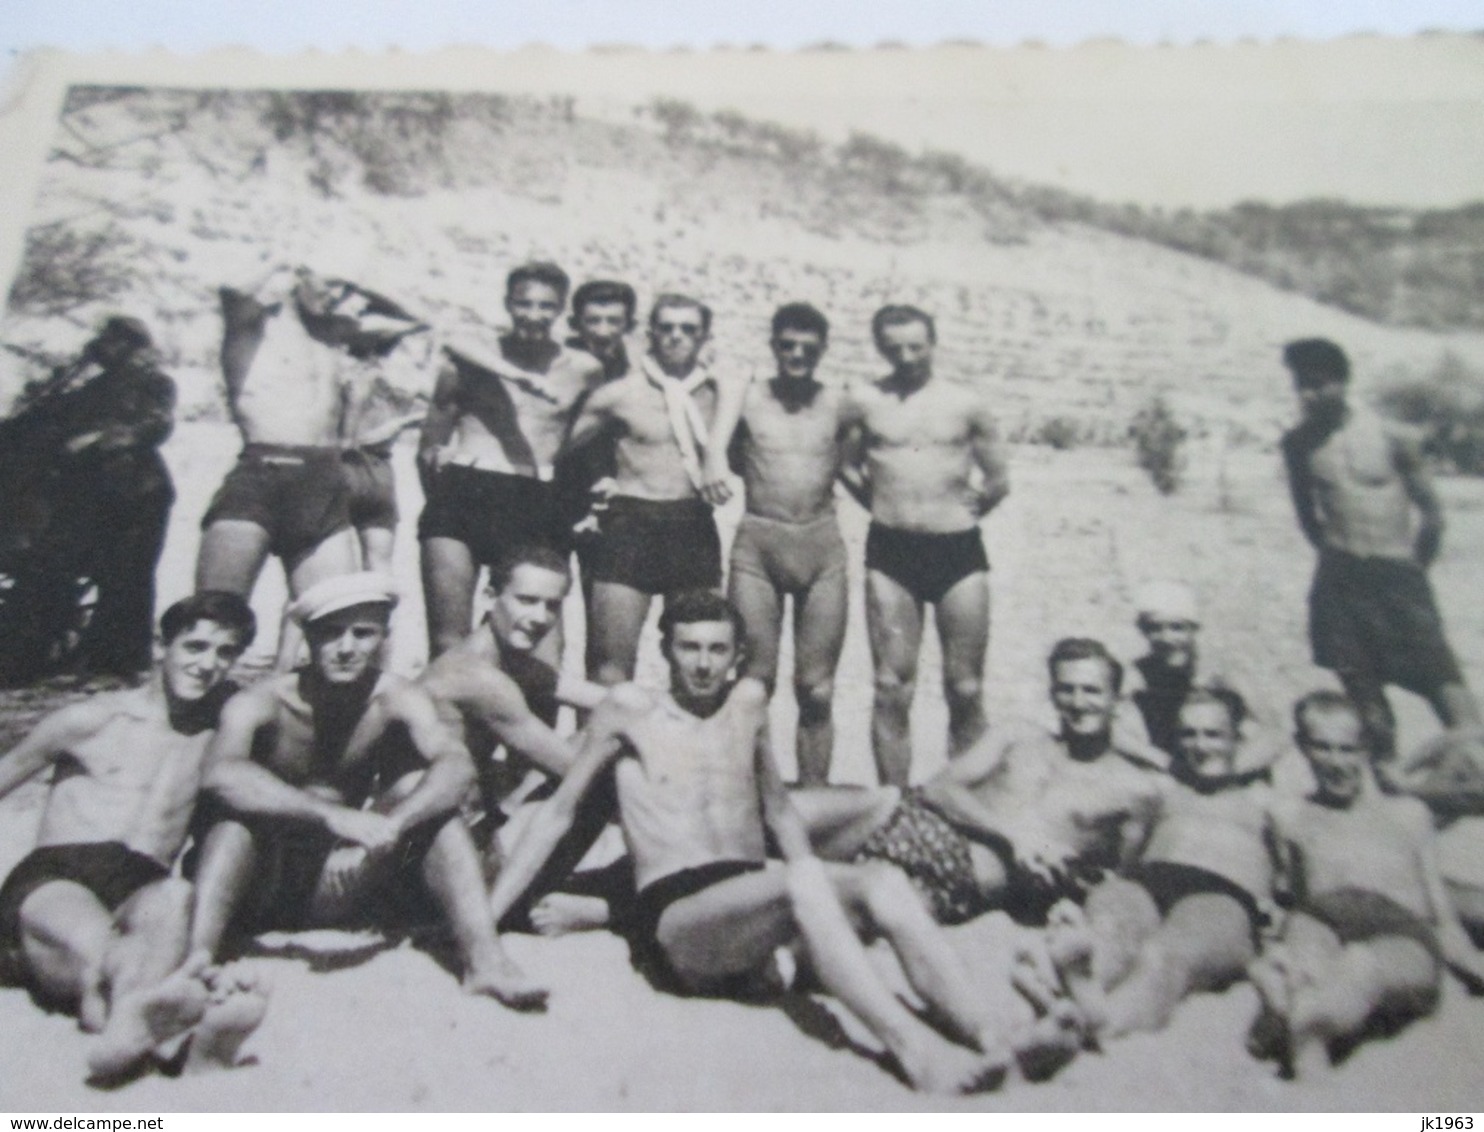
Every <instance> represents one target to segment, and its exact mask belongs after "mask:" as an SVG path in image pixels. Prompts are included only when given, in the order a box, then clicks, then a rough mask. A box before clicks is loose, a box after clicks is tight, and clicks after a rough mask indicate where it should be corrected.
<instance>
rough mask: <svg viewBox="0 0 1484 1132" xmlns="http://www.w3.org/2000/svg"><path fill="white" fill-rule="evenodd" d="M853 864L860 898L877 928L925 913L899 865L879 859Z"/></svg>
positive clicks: (896, 923)
mask: <svg viewBox="0 0 1484 1132" xmlns="http://www.w3.org/2000/svg"><path fill="white" fill-rule="evenodd" d="M856 868H857V870H858V877H859V885H860V888H859V891H860V895H861V899H862V901H863V903H864V904H865V910H866V912H867V914H868V915H869V916H870V918H871V922H872V923H873V924H875V926H876V927H877V928H879V929H880V930H882V931H890V930H892V929H893V928H896V927H899V926H902V925H903V924H907V923H911V922H914V921H918V920H921V919H922V917H923V915H924V914H925V913H924V908H923V904H922V898H921V897H919V896H918V895H917V890H916V889H915V888H913V887H912V882H911V881H910V880H908V879H907V874H906V873H904V872H902V870H901V869H899V868H897V867H896V866H895V865H888V864H886V863H885V862H881V861H871V862H867V863H865V864H862V865H857V866H856Z"/></svg>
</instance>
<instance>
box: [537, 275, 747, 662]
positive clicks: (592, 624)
mask: <svg viewBox="0 0 1484 1132" xmlns="http://www.w3.org/2000/svg"><path fill="white" fill-rule="evenodd" d="M710 333H711V308H709V307H707V306H706V305H705V304H703V303H700V302H698V301H696V300H695V299H692V298H689V297H687V296H685V295H673V294H665V295H660V296H659V297H658V298H657V299H656V300H655V302H654V307H653V309H652V310H651V311H650V315H649V350H648V352H647V353H646V354H645V355H644V357H643V358H642V359H641V360H640V362H639V366H638V369H637V371H636V372H634V373H630V374H629V375H628V376H627V377H621V378H619V379H618V380H617V381H611V382H609V383H607V384H606V385H602V386H600V387H599V388H598V389H596V390H594V391H593V393H592V395H591V396H589V397H588V399H587V401H586V403H585V404H584V405H583V407H582V410H581V412H580V413H579V414H578V416H577V420H576V422H575V423H574V424H573V426H572V433H571V435H570V437H569V438H568V440H567V444H566V446H565V449H564V454H568V453H574V452H576V451H578V450H579V449H581V448H582V446H583V445H585V444H588V443H591V442H593V441H598V440H601V439H602V438H604V437H611V438H613V441H614V446H615V453H616V457H617V475H616V476H615V482H614V489H613V495H612V496H611V497H610V498H609V500H608V504H607V507H606V508H605V509H604V511H603V512H602V516H601V518H600V520H599V522H600V532H599V537H598V541H597V544H596V545H595V547H594V549H593V553H592V557H591V560H590V562H591V567H592V569H591V575H592V583H593V588H592V602H591V604H590V605H589V607H588V620H587V632H588V638H589V642H590V645H589V649H588V655H589V657H590V658H591V659H592V660H593V662H594V663H593V665H592V667H590V668H589V670H588V675H589V676H590V677H591V678H592V679H594V680H596V681H597V682H598V683H600V684H604V685H613V684H621V683H624V682H625V681H627V680H631V679H632V678H633V675H634V664H635V660H636V659H637V656H638V651H639V636H640V633H641V632H642V630H643V628H644V620H645V618H646V617H648V615H649V607H650V605H651V604H652V603H653V600H654V598H656V597H663V598H666V599H667V600H668V598H669V597H670V596H672V595H674V594H677V593H681V592H683V591H686V590H690V589H697V588H710V589H715V588H718V587H720V585H721V538H720V536H719V535H718V534H717V531H716V521H715V519H713V518H712V515H711V508H710V506H709V505H708V504H707V503H706V501H705V499H703V498H702V495H701V491H702V488H703V487H704V486H705V478H704V477H705V472H704V468H703V466H702V459H703V457H704V454H705V453H704V448H705V445H706V441H707V438H708V436H709V433H710V429H711V424H712V420H713V418H714V415H715V410H716V396H717V394H716V382H715V380H714V379H713V378H712V376H711V372H710V370H709V369H708V368H707V367H706V366H705V365H703V364H702V362H701V348H702V347H703V346H704V345H705V344H706V340H707V338H708V337H709V336H710Z"/></svg>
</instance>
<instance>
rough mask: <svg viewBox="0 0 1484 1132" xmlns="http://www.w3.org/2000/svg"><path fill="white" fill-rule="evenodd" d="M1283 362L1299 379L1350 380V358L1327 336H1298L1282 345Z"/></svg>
mask: <svg viewBox="0 0 1484 1132" xmlns="http://www.w3.org/2000/svg"><path fill="white" fill-rule="evenodd" d="M1283 364H1284V365H1286V366H1287V367H1288V368H1289V369H1290V370H1292V371H1293V376H1294V377H1295V378H1296V379H1300V380H1302V379H1303V378H1306V377H1307V378H1311V379H1317V380H1319V381H1323V382H1329V381H1349V380H1350V359H1349V358H1347V357H1346V356H1345V351H1344V350H1342V349H1340V348H1339V347H1338V346H1336V345H1335V344H1334V343H1333V342H1331V341H1330V340H1329V339H1328V338H1299V339H1296V340H1295V341H1292V342H1290V343H1288V345H1286V346H1284V347H1283Z"/></svg>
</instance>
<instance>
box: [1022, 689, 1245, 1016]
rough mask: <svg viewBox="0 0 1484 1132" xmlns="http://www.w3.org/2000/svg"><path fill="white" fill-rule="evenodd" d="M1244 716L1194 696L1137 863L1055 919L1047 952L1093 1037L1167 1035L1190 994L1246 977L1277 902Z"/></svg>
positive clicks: (1239, 706)
mask: <svg viewBox="0 0 1484 1132" xmlns="http://www.w3.org/2000/svg"><path fill="white" fill-rule="evenodd" d="M1243 712H1244V705H1243V703H1242V700H1241V697H1240V696H1238V695H1237V694H1236V693H1235V692H1232V691H1230V690H1228V689H1224V688H1223V689H1215V690H1211V689H1204V688H1196V689H1194V690H1193V691H1192V692H1190V694H1189V695H1187V696H1186V698H1185V704H1184V706H1182V707H1181V708H1180V712H1179V715H1178V717H1177V718H1178V727H1179V737H1180V746H1179V756H1178V757H1177V759H1176V761H1175V764H1174V766H1173V768H1172V771H1171V777H1170V781H1169V782H1168V783H1167V784H1166V789H1165V792H1164V804H1163V806H1162V808H1161V811H1160V816H1159V819H1158V820H1157V821H1156V822H1155V823H1154V827H1153V829H1152V830H1151V831H1150V834H1149V843H1148V844H1147V845H1146V846H1145V847H1144V851H1143V852H1142V854H1141V855H1140V859H1139V861H1138V862H1137V863H1136V864H1134V865H1132V866H1130V867H1128V868H1126V869H1124V870H1123V872H1122V874H1121V875H1119V876H1114V877H1109V878H1108V879H1107V880H1105V881H1103V882H1102V883H1101V884H1099V885H1097V886H1096V887H1094V888H1093V889H1092V891H1091V892H1090V893H1088V896H1087V901H1086V910H1085V912H1084V910H1083V908H1079V907H1078V906H1077V905H1076V904H1075V903H1073V902H1071V901H1063V902H1062V903H1061V904H1059V905H1057V907H1056V908H1054V909H1052V913H1051V923H1050V925H1049V926H1048V928H1047V937H1048V939H1047V944H1048V952H1049V954H1050V956H1051V958H1052V960H1053V962H1054V963H1055V964H1056V967H1057V972H1058V975H1059V976H1060V982H1061V984H1062V985H1063V986H1064V987H1065V989H1066V990H1067V991H1068V992H1070V994H1071V995H1072V997H1073V999H1074V1000H1075V1001H1076V1002H1077V1003H1078V1005H1079V1006H1081V1007H1082V1010H1083V1012H1084V1014H1085V1016H1086V1021H1087V1025H1088V1030H1089V1033H1090V1034H1091V1035H1092V1036H1094V1037H1099V1036H1106V1037H1116V1036H1118V1035H1121V1034H1126V1033H1130V1032H1133V1031H1136V1030H1160V1029H1163V1028H1164V1027H1165V1026H1166V1025H1168V1024H1169V1021H1170V1017H1171V1016H1172V1015H1173V1013H1174V1010H1175V1007H1176V1006H1177V1005H1178V1004H1179V1003H1180V1001H1181V1000H1182V999H1183V998H1185V997H1186V996H1187V995H1189V994H1191V993H1192V992H1194V991H1199V990H1214V989H1219V988H1221V987H1223V986H1226V985H1227V984H1229V983H1232V982H1234V981H1236V980H1237V979H1240V978H1242V977H1243V975H1244V974H1245V973H1246V969H1247V965H1248V964H1249V963H1250V962H1252V960H1253V959H1254V958H1256V956H1257V948H1258V939H1259V933H1260V931H1261V929H1262V926H1263V924H1264V923H1265V922H1266V919H1267V916H1266V914H1265V913H1264V912H1263V911H1262V905H1263V904H1265V903H1267V902H1269V901H1270V899H1271V889H1272V880H1273V878H1272V871H1273V870H1272V863H1271V860H1270V857H1269V853H1268V841H1267V838H1268V834H1269V831H1270V817H1269V815H1270V813H1271V809H1272V787H1271V786H1270V785H1269V783H1268V775H1267V768H1266V767H1252V766H1250V765H1246V764H1243V763H1242V762H1241V761H1240V757H1241V747H1240V745H1239V742H1238V736H1239V734H1240V731H1241V725H1242V716H1243Z"/></svg>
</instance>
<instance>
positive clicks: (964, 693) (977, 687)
mask: <svg viewBox="0 0 1484 1132" xmlns="http://www.w3.org/2000/svg"><path fill="white" fill-rule="evenodd" d="M943 695H944V696H945V697H946V698H947V700H948V703H949V706H951V707H953V708H954V709H956V710H961V709H971V708H975V707H978V706H979V704H981V703H982V702H983V700H984V681H983V679H982V678H981V677H980V676H979V675H978V674H977V673H964V674H962V675H957V676H945V677H944V678H943Z"/></svg>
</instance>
